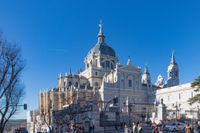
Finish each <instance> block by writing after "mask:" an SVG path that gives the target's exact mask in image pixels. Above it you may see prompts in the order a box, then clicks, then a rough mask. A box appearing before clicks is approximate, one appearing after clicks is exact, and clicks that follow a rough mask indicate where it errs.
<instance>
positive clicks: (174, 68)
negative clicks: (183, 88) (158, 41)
mask: <svg viewBox="0 0 200 133" xmlns="http://www.w3.org/2000/svg"><path fill="white" fill-rule="evenodd" d="M167 72H168V80H167V86H168V87H171V86H176V85H179V68H178V64H177V63H176V61H175V57H174V50H172V57H171V61H170V64H169V66H168V70H167Z"/></svg>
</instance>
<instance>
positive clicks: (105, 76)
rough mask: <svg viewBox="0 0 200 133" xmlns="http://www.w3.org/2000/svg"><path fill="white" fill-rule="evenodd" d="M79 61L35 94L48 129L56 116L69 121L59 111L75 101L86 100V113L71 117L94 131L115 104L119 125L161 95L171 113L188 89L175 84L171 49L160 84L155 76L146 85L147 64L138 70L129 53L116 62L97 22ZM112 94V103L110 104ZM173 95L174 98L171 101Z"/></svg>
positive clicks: (143, 113) (145, 112)
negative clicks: (92, 38)
mask: <svg viewBox="0 0 200 133" xmlns="http://www.w3.org/2000/svg"><path fill="white" fill-rule="evenodd" d="M84 64H85V69H84V70H83V71H80V72H78V73H77V74H74V73H72V72H71V70H69V72H68V73H66V74H65V75H62V74H60V75H59V76H58V85H57V87H55V88H51V89H50V90H47V91H44V92H41V93H40V94H39V113H40V114H43V115H45V116H44V117H47V123H48V124H49V125H51V126H52V127H55V126H56V124H57V123H58V121H57V119H58V118H59V116H61V117H62V119H63V118H64V119H66V120H62V121H61V120H60V121H59V122H60V123H62V122H63V123H64V121H71V120H72V119H70V116H67V113H65V112H63V111H64V110H66V109H67V108H69V107H71V106H72V105H77V104H78V105H79V106H80V107H84V106H85V105H86V104H91V105H92V111H89V112H84V113H81V114H77V115H76V118H74V119H75V120H73V121H76V122H77V121H78V123H82V124H84V123H86V122H88V121H89V125H95V127H96V128H95V129H96V130H97V129H99V130H100V129H101V127H100V125H101V124H100V121H101V117H100V116H101V115H100V112H102V111H108V110H109V109H112V107H115V106H116V107H117V111H118V112H119V119H118V121H119V122H120V123H130V120H131V122H133V121H145V120H148V118H151V117H152V112H153V111H155V105H156V103H159V101H160V100H161V99H163V100H164V103H166V105H167V107H169V110H171V113H172V114H171V115H173V113H174V112H173V110H174V107H175V104H177V103H178V102H179V101H181V96H180V95H183V94H184V95H185V92H187V93H191V92H193V90H192V89H191V87H190V83H189V84H186V85H179V67H178V64H177V62H176V60H175V56H174V52H172V57H171V61H170V63H169V66H168V71H167V74H168V79H167V81H166V82H165V81H164V78H163V77H162V76H161V75H159V76H158V78H157V80H156V82H155V83H152V81H151V75H150V72H149V70H148V67H147V66H145V68H144V70H141V68H139V67H136V66H135V65H134V64H133V63H132V61H131V58H130V57H129V58H128V60H127V64H125V65H121V64H120V62H119V59H118V57H117V54H116V53H115V50H114V49H113V48H111V47H110V46H109V44H108V43H107V42H106V40H105V34H104V33H103V25H102V22H100V24H99V33H98V38H97V43H96V44H95V45H94V47H93V48H92V49H91V50H89V52H88V54H87V56H86V57H85V59H84ZM183 86H184V87H185V88H184V87H183ZM173 90H176V92H173ZM185 90H187V91H185ZM188 90H189V91H188ZM179 92H180V93H181V94H179ZM172 95H174V96H172ZM116 97H117V103H113V102H110V101H112V100H113V99H114V98H116ZM173 97H175V98H177V97H179V99H178V100H177V101H176V102H174V101H173ZM186 101H187V100H183V101H182V102H186ZM178 104H179V105H180V103H178ZM107 106H108V108H107ZM170 106H171V107H170ZM187 106H189V105H187ZM180 108H181V105H180ZM113 109H115V108H113ZM184 111H185V110H184ZM111 112H112V111H111ZM176 113H177V112H176ZM184 113H185V112H184ZM180 114H181V111H180ZM56 115H57V116H56ZM108 118H109V119H110V120H113V119H115V118H116V116H115V114H114V116H113V115H112V113H110V114H109V115H108ZM59 119H61V118H59ZM40 124H41V123H40ZM40 130H42V129H40Z"/></svg>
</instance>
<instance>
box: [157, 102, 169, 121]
mask: <svg viewBox="0 0 200 133" xmlns="http://www.w3.org/2000/svg"><path fill="white" fill-rule="evenodd" d="M157 108H158V112H157V113H158V120H160V121H164V120H166V113H167V112H166V105H165V104H164V103H163V99H161V102H160V104H159V105H158V107H157Z"/></svg>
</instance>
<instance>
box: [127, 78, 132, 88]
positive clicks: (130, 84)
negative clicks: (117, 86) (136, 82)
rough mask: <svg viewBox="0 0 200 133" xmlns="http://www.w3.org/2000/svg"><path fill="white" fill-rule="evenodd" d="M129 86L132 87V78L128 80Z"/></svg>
mask: <svg viewBox="0 0 200 133" xmlns="http://www.w3.org/2000/svg"><path fill="white" fill-rule="evenodd" d="M128 87H132V80H130V79H129V80H128Z"/></svg>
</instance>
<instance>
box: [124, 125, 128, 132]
mask: <svg viewBox="0 0 200 133" xmlns="http://www.w3.org/2000/svg"><path fill="white" fill-rule="evenodd" d="M124 133H128V126H127V125H126V124H125V125H124Z"/></svg>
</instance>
